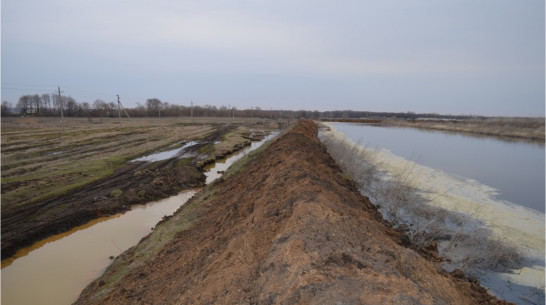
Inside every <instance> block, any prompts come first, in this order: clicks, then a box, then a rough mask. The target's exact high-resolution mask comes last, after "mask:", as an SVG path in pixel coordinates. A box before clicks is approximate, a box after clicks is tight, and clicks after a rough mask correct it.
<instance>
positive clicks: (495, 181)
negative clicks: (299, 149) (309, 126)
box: [330, 123, 545, 304]
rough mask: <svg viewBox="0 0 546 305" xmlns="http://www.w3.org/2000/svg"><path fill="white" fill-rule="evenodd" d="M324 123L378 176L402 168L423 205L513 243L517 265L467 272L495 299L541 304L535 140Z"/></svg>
mask: <svg viewBox="0 0 546 305" xmlns="http://www.w3.org/2000/svg"><path fill="white" fill-rule="evenodd" d="M330 126H331V127H332V132H333V133H334V134H336V137H339V138H345V139H349V140H350V141H352V142H353V143H355V144H356V143H359V144H358V145H360V147H361V148H362V149H365V150H368V151H372V150H373V151H375V153H374V154H373V156H374V163H375V164H376V165H377V167H378V168H379V169H380V170H381V171H383V172H384V173H387V174H388V175H399V174H400V173H403V174H404V175H405V176H404V177H405V178H404V179H405V180H406V181H408V183H411V185H412V186H413V187H415V188H416V189H417V190H418V192H419V194H420V195H421V196H423V197H424V198H425V199H426V200H427V204H430V205H432V206H434V207H440V208H442V209H445V210H447V211H452V212H456V213H462V215H466V216H465V217H470V218H472V219H476V220H478V221H480V222H483V223H484V224H485V229H487V230H490V231H491V233H492V236H491V238H493V239H496V240H500V241H502V242H504V243H506V244H508V245H514V246H516V247H517V249H518V250H519V252H520V253H521V255H522V256H523V264H522V267H521V268H520V269H517V270H511V271H508V272H484V271H479V272H477V273H476V274H475V275H476V276H478V277H479V278H480V280H481V283H482V284H483V285H484V286H486V287H489V288H490V289H491V292H492V293H493V294H495V295H498V296H499V297H501V298H503V299H506V300H508V301H511V302H515V303H516V304H544V253H545V247H544V237H545V229H544V228H545V218H544V145H543V144H533V143H527V142H513V141H512V142H506V141H499V140H495V139H489V138H484V137H480V138H476V137H469V136H463V135H459V134H452V133H449V134H445V133H441V132H428V131H423V130H415V129H403V128H384V127H374V126H364V125H354V124H353V125H351V124H342V123H334V124H330ZM506 186H508V187H506ZM379 204H381V203H379ZM441 247H442V243H440V248H441ZM468 250H469V251H472V249H468ZM440 252H441V249H440Z"/></svg>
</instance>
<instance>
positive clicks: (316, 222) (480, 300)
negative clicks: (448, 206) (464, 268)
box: [76, 121, 503, 304]
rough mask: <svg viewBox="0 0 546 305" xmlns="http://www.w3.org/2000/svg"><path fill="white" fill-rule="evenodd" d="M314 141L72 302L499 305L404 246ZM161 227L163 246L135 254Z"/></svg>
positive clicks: (275, 149) (272, 150)
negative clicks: (154, 242) (152, 246)
mask: <svg viewBox="0 0 546 305" xmlns="http://www.w3.org/2000/svg"><path fill="white" fill-rule="evenodd" d="M316 135H317V127H316V125H315V124H314V123H313V122H311V121H301V122H299V123H298V124H297V125H296V126H295V127H294V128H293V129H292V131H290V132H288V133H286V134H284V135H283V136H281V137H280V138H278V139H276V140H275V141H274V142H273V143H271V144H270V145H268V146H267V147H266V148H265V149H264V150H263V151H261V152H260V153H258V154H256V155H254V156H252V157H251V158H250V159H251V160H250V161H249V162H248V164H243V165H240V166H241V168H240V169H239V170H237V171H232V172H231V173H227V175H226V176H229V177H227V178H225V179H221V180H220V181H218V182H217V183H215V184H214V185H212V186H210V187H207V188H206V189H205V190H204V191H202V193H201V194H200V195H199V196H197V197H195V198H193V199H192V200H191V201H190V202H189V203H188V204H186V205H185V206H184V207H183V208H181V209H180V210H179V211H178V212H177V213H176V214H175V215H174V216H173V217H172V218H171V219H169V220H168V221H166V222H164V223H162V224H160V225H158V227H157V228H156V230H155V231H154V232H153V233H151V234H150V235H149V236H148V237H146V238H144V239H143V240H142V241H141V243H140V244H139V245H137V246H136V247H134V248H132V249H130V250H129V251H128V252H126V253H124V254H122V255H121V256H120V257H118V258H116V260H115V262H114V263H113V265H112V266H111V267H110V268H109V269H108V270H107V271H106V272H105V274H104V275H103V276H102V277H101V278H99V279H97V280H96V281H94V282H93V283H92V284H90V285H89V286H88V287H87V288H86V289H85V290H84V291H83V292H82V295H81V296H80V299H79V300H78V301H77V302H76V303H77V304H137V303H138V304H496V303H503V302H502V301H497V300H496V299H495V298H493V297H491V296H490V295H488V294H487V293H486V292H485V289H483V288H482V287H480V286H478V285H476V284H474V283H469V282H468V281H467V280H466V279H465V278H464V276H460V277H456V276H454V275H450V274H447V273H445V272H442V271H439V269H438V267H437V266H436V264H435V263H434V261H431V260H428V259H426V258H424V256H423V255H422V254H419V253H418V252H416V251H414V250H412V249H410V248H407V247H406V246H407V243H406V241H407V239H406V238H404V236H403V235H401V234H400V233H398V232H396V231H394V230H393V229H391V228H389V227H388V226H387V225H386V224H385V223H384V222H383V220H382V218H381V216H380V214H379V213H378V212H377V211H376V209H375V207H374V206H373V205H372V204H371V203H370V202H369V200H367V198H365V197H363V196H362V195H361V194H360V193H359V191H358V190H357V188H356V187H355V186H354V184H353V183H352V181H350V180H348V179H347V178H346V176H345V175H343V173H342V172H341V171H340V170H339V168H338V167H337V166H336V164H335V162H334V161H333V160H332V159H331V158H330V156H329V155H328V154H327V152H326V149H325V148H324V146H323V145H322V144H321V143H320V142H319V140H318V139H317V137H316ZM182 215H186V216H184V217H182ZM190 216H191V217H190ZM169 225H170V226H171V227H174V226H176V227H178V229H177V230H175V231H176V232H177V233H176V234H173V237H172V238H171V239H170V240H169V241H167V242H163V243H160V242H156V247H158V249H155V250H154V249H152V248H150V246H143V245H153V243H152V241H157V240H160V239H161V237H160V236H159V235H160V234H163V236H166V235H168V234H165V232H166V231H165V227H167V226H169ZM158 245H160V246H158ZM404 245H406V246H404ZM144 250H146V252H145V253H144ZM433 256H434V255H432V257H433Z"/></svg>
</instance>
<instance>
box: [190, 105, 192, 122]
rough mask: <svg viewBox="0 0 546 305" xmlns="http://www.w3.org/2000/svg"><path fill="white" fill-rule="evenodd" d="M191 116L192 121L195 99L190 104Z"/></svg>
mask: <svg viewBox="0 0 546 305" xmlns="http://www.w3.org/2000/svg"><path fill="white" fill-rule="evenodd" d="M190 117H191V121H192V122H193V101H191V106H190Z"/></svg>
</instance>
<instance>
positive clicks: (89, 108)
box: [1, 94, 475, 120]
mask: <svg viewBox="0 0 546 305" xmlns="http://www.w3.org/2000/svg"><path fill="white" fill-rule="evenodd" d="M125 111H127V114H129V116H131V117H189V116H194V117H256V118H270V119H279V118H287V119H297V118H308V119H315V120H318V119H353V118H360V119H361V118H368V119H381V118H400V119H409V120H414V119H417V118H430V119H468V118H471V117H474V118H475V116H465V115H440V114H436V113H425V114H423V113H414V112H371V111H352V110H339V111H322V112H319V111H316V110H315V111H309V110H264V109H261V108H260V107H255V108H250V109H243V110H240V109H237V108H235V107H230V106H220V107H217V106H212V105H203V106H200V105H193V103H192V105H176V104H170V103H168V102H163V101H161V100H160V99H158V98H149V99H147V100H146V102H145V103H144V104H140V103H138V104H137V106H136V107H133V108H126V109H124V110H122V109H120V108H119V107H118V104H117V103H116V102H105V101H103V100H100V99H97V100H95V101H94V102H93V103H88V102H81V103H80V102H78V101H76V100H75V99H74V98H72V97H71V96H61V97H60V98H59V95H57V94H42V95H38V94H34V95H23V96H21V97H20V98H19V101H18V102H17V104H16V105H15V106H13V105H12V104H11V103H9V102H7V101H4V102H2V106H1V113H2V116H3V117H6V116H43V117H47V116H61V112H62V114H63V115H64V116H67V117H117V116H119V115H121V116H123V115H124V114H125Z"/></svg>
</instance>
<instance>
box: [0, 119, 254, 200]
mask: <svg viewBox="0 0 546 305" xmlns="http://www.w3.org/2000/svg"><path fill="white" fill-rule="evenodd" d="M258 121H262V120H257V119H244V118H234V119H230V118H195V119H193V120H192V119H190V118H160V119H159V118H137V119H132V120H128V119H126V118H122V119H117V118H65V119H64V123H63V122H61V120H60V119H59V118H30V117H26V118H2V208H6V207H9V206H14V205H24V204H27V203H30V202H36V201H41V200H43V199H46V198H50V197H54V196H57V195H60V194H63V193H65V192H68V191H70V190H72V189H74V188H77V187H80V186H82V185H85V184H88V183H90V182H93V181H96V180H99V179H101V178H104V177H107V176H109V175H111V174H112V173H113V172H114V171H115V170H116V169H118V168H121V167H123V166H125V164H126V162H127V161H128V160H131V159H133V158H135V157H138V156H142V155H145V154H148V153H151V152H156V151H160V150H164V149H165V150H166V149H173V148H176V147H177V145H178V146H179V145H181V142H182V141H184V142H187V141H194V140H199V139H201V138H203V137H206V136H207V135H210V134H212V133H214V132H215V131H216V130H217V127H216V126H221V125H223V124H227V123H230V124H236V125H239V126H253V124H256V123H257V122H258ZM260 126H263V125H260ZM237 130H240V129H237ZM236 140H239V138H237V139H236ZM231 142H233V141H231ZM231 142H230V143H231ZM230 143H228V144H230ZM231 144H232V143H231ZM222 145H223V144H222ZM224 146H225V145H224Z"/></svg>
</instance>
